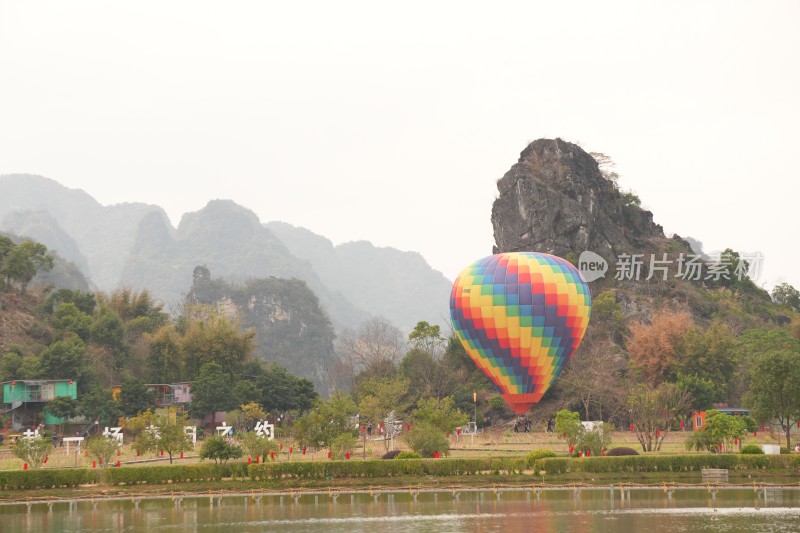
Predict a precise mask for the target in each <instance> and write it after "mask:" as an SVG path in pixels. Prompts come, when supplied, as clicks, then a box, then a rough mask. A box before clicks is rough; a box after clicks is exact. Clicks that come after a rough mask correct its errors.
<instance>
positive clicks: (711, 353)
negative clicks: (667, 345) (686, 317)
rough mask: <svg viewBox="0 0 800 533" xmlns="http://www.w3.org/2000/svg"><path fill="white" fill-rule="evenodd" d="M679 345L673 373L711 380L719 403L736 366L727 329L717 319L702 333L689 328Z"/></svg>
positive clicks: (730, 381) (733, 345)
mask: <svg viewBox="0 0 800 533" xmlns="http://www.w3.org/2000/svg"><path fill="white" fill-rule="evenodd" d="M682 346H683V348H682V351H681V353H680V354H679V356H678V358H677V361H676V362H675V364H674V365H673V370H674V371H675V374H676V375H677V376H680V375H685V376H697V377H698V378H700V379H706V380H710V381H712V382H713V383H714V385H715V389H716V392H717V394H716V395H715V398H714V399H715V401H721V400H723V399H724V397H725V396H726V395H727V393H728V391H729V390H730V385H731V383H732V382H733V380H734V377H735V374H736V371H737V367H738V358H737V352H736V343H735V339H734V336H733V332H732V331H731V329H730V328H729V327H728V326H727V325H726V324H725V323H723V322H721V321H719V320H715V321H714V322H713V323H712V324H711V326H709V327H708V329H707V330H705V331H703V330H701V329H700V328H697V327H694V326H692V327H690V328H689V329H688V330H687V331H686V334H685V336H684V338H683V343H682Z"/></svg>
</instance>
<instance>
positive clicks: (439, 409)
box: [411, 396, 469, 433]
mask: <svg viewBox="0 0 800 533" xmlns="http://www.w3.org/2000/svg"><path fill="white" fill-rule="evenodd" d="M411 414H412V416H413V417H414V421H415V423H420V422H423V423H425V424H428V425H430V426H431V427H434V428H436V429H437V430H439V431H440V432H442V433H452V432H453V431H455V429H456V428H457V427H461V426H463V425H464V424H466V423H467V421H468V420H469V415H467V414H466V413H463V412H462V411H460V410H458V409H456V408H455V407H454V406H453V398H452V397H451V396H448V397H446V398H442V399H439V398H421V399H420V400H419V401H418V402H417V408H416V409H414V410H413V411H412V412H411Z"/></svg>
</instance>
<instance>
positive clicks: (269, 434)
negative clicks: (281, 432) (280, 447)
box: [255, 420, 275, 440]
mask: <svg viewBox="0 0 800 533" xmlns="http://www.w3.org/2000/svg"><path fill="white" fill-rule="evenodd" d="M255 431H256V435H258V436H259V437H264V438H265V439H267V440H273V439H274V438H275V425H274V424H268V423H267V422H264V421H263V420H259V421H258V422H256V427H255Z"/></svg>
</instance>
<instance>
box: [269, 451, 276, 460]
mask: <svg viewBox="0 0 800 533" xmlns="http://www.w3.org/2000/svg"><path fill="white" fill-rule="evenodd" d="M269 458H270V459H275V452H274V451H270V452H269Z"/></svg>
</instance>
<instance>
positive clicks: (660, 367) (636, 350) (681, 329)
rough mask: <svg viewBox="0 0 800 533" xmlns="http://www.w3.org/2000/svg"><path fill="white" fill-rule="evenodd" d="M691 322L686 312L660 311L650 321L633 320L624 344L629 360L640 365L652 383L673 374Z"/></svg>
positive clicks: (659, 381)
mask: <svg viewBox="0 0 800 533" xmlns="http://www.w3.org/2000/svg"><path fill="white" fill-rule="evenodd" d="M690 326H691V317H690V316H689V313H685V312H681V313H674V312H670V311H662V312H660V313H656V314H655V315H653V318H652V320H651V322H650V324H643V323H641V322H636V323H634V324H633V325H632V326H631V327H630V331H631V335H630V338H629V339H628V342H627V348H628V352H629V353H630V356H631V361H632V362H633V363H634V364H636V365H637V366H639V367H641V369H642V372H643V375H644V378H645V379H646V380H647V382H648V383H649V384H650V385H651V386H655V385H656V384H658V383H661V382H662V381H666V380H667V379H669V378H671V377H673V375H674V368H673V367H674V365H675V363H676V362H677V361H678V357H679V355H680V354H681V353H682V350H683V340H684V336H685V335H686V332H687V331H688V330H689V327H690Z"/></svg>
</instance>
